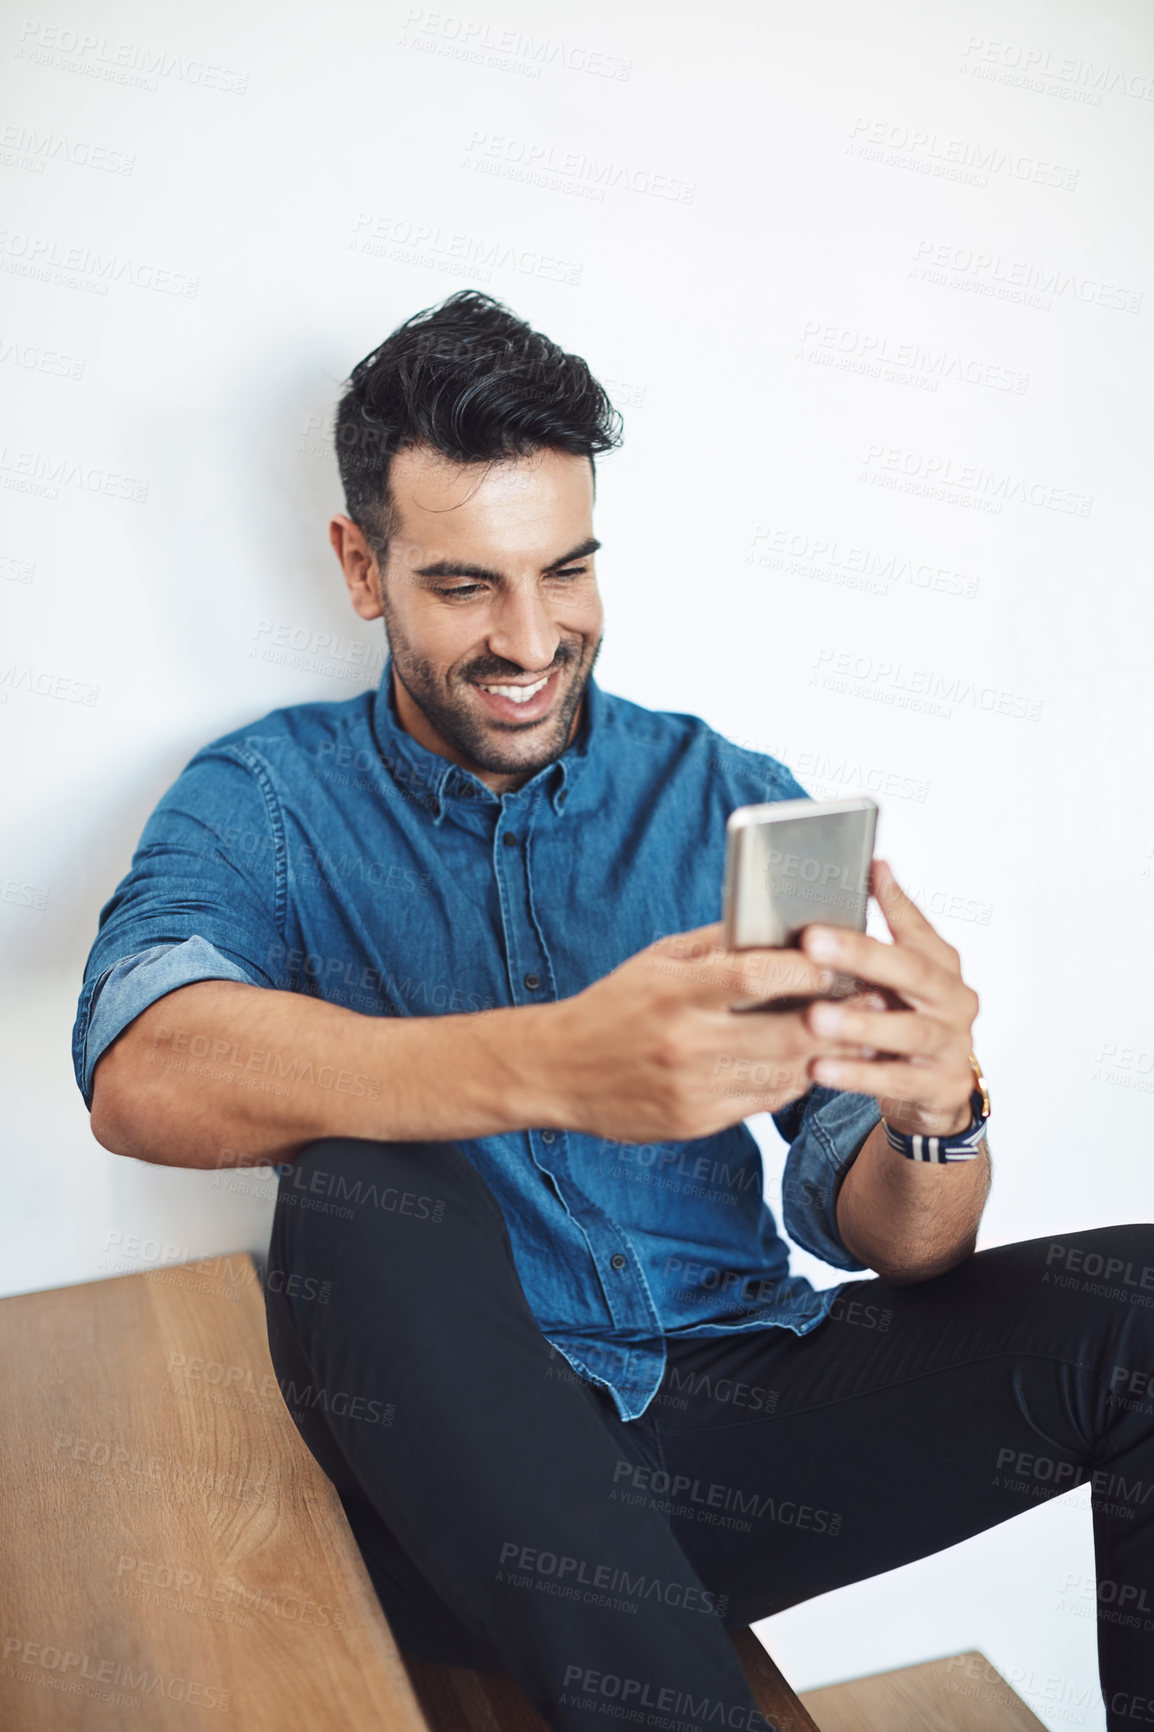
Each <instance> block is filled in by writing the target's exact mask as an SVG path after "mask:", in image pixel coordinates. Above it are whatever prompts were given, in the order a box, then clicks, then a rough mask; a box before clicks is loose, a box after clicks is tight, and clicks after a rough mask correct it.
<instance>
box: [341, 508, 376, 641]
mask: <svg viewBox="0 0 1154 1732" xmlns="http://www.w3.org/2000/svg"><path fill="white" fill-rule="evenodd" d="M329 541H330V542H331V543H332V549H333V552H334V553H335V554H336V556H337V559H338V560H339V561H340V567H341V570H342V572H343V573H344V577H345V583H346V585H347V586H348V592H349V600H350V601H351V602H352V604H353V607H354V608H355V610H356V612H357V613H359V614H360V616H361V618H362V619H380V618H381V615H382V614H383V613H384V611H385V610H384V607H383V605H382V602H381V572H380V568H379V566H378V565H377V556H376V554H375V553H374V552H373V550H372V548H371V547H370V546H369V544H368V542H367V541H366V540H365V537H364V534H363V532H362V531H361V530H360V529H358V528H357V525H356V524H355V523H354V522H353V520H352V518H351V517H344V516H341V515H339V514H338V515H337V516H336V517H334V518H333V519H332V521H331V522H330V523H329Z"/></svg>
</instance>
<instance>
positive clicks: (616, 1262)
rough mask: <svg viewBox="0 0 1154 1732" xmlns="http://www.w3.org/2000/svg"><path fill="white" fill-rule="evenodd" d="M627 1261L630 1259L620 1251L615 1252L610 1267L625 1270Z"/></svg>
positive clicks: (610, 1260)
mask: <svg viewBox="0 0 1154 1732" xmlns="http://www.w3.org/2000/svg"><path fill="white" fill-rule="evenodd" d="M627 1261H628V1259H627V1258H625V1257H623V1256H622V1255H621V1252H620V1251H614V1253H613V1255H612V1257H610V1259H609V1267H610V1268H611V1269H624V1267H625V1264H626V1262H627Z"/></svg>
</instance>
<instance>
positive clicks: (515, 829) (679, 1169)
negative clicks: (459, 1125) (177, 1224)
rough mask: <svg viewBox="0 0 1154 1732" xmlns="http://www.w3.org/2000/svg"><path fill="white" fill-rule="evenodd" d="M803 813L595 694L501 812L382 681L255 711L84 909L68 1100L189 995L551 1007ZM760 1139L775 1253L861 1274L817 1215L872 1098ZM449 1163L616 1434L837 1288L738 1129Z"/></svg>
mask: <svg viewBox="0 0 1154 1732" xmlns="http://www.w3.org/2000/svg"><path fill="white" fill-rule="evenodd" d="M804 794H805V790H804V789H803V788H801V787H800V786H799V784H798V783H797V782H796V781H795V780H794V778H793V777H792V776H791V775H790V773H789V771H788V770H787V769H786V768H785V767H784V766H783V765H782V764H780V763H778V762H777V761H776V759H774V758H770V757H766V756H763V755H761V754H759V753H756V752H750V751H745V750H743V749H741V748H739V747H736V746H734V745H732V744H730V743H729V742H728V741H726V740H725V739H724V738H723V737H722V736H720V735H719V734H717V733H715V732H714V731H713V730H712V729H711V728H709V727H708V726H707V725H706V724H705V723H704V722H703V721H701V720H699V719H698V718H697V717H696V716H691V715H680V714H674V713H666V712H659V711H652V710H646V709H643V708H641V707H640V706H639V705H637V704H633V703H629V702H627V701H626V700H625V699H623V698H619V697H614V696H612V695H610V694H609V693H608V692H606V691H604V690H602V689H601V688H600V687H599V686H598V685H597V683H596V681H590V683H589V686H588V688H587V693H586V701H585V709H584V714H583V718H582V723H581V727H580V731H579V734H578V737H577V738H576V739H575V740H574V741H573V743H572V744H571V745H570V746H569V748H568V749H567V750H566V751H565V752H564V753H563V754H562V755H561V757H560V758H558V759H557V760H556V761H555V762H554V763H552V764H549V765H547V766H546V768H545V769H543V770H540V771H538V772H537V774H536V775H534V776H533V777H532V778H531V779H530V780H529V781H527V782H526V783H524V785H523V786H522V787H520V788H518V789H516V790H515V791H513V792H511V793H506V794H500V795H499V794H496V793H494V792H493V791H492V790H491V789H490V788H488V787H487V786H486V785H485V784H484V783H483V782H481V781H480V780H479V779H478V778H477V777H475V776H473V775H471V774H469V772H467V771H465V770H462V769H460V768H458V767H457V766H456V765H454V764H452V763H450V762H449V761H448V760H447V759H446V758H442V757H440V756H438V755H437V754H435V753H433V752H430V751H428V750H426V748H425V747H423V746H421V745H419V744H418V743H417V741H416V740H414V739H413V738H412V736H411V735H409V734H408V733H406V732H405V731H404V729H403V728H402V727H401V725H400V723H399V721H398V719H397V715H396V710H395V705H394V699H393V693H392V670H391V664H386V666H385V669H384V673H383V676H382V679H381V683H380V686H379V687H378V688H377V689H376V690H375V691H368V692H364V693H361V694H360V695H358V696H356V697H353V698H349V699H347V700H346V701H343V702H332V703H308V704H294V705H290V706H288V707H286V708H284V709H280V710H274V711H273V712H272V714H270V715H268V716H266V717H264V718H263V720H261V721H258V722H253V723H251V724H249V725H248V726H245V727H241V728H237V729H235V730H234V731H233V732H232V733H229V734H225V735H223V736H222V737H221V738H220V739H218V740H215V741H214V742H213V743H212V744H211V745H208V746H206V747H205V748H204V749H203V750H202V751H199V752H197V754H196V755H195V757H194V758H192V760H191V761H190V763H189V764H188V765H187V766H186V767H185V769H184V770H183V771H182V772H181V774H180V775H179V776H178V777H177V779H176V781H175V782H174V783H173V785H172V787H171V788H170V789H169V790H168V792H167V793H166V794H165V795H164V797H163V799H162V800H161V801H160V803H159V805H158V806H157V807H156V810H155V811H154V812H153V814H152V816H151V817H150V818H149V820H148V823H147V824H146V826H145V829H144V834H143V836H142V837H141V840H140V845H139V847H138V849H137V851H136V853H135V855H134V856H133V860H132V865H131V868H130V870H129V872H128V874H127V875H126V877H125V878H123V879H122V881H121V883H120V884H119V885H118V887H117V889H116V891H115V892H114V894H113V895H112V897H111V899H110V900H109V901H108V902H107V903H106V904H105V906H104V908H103V909H102V910H101V914H100V923H99V930H98V933H97V937H96V939H95V942H94V943H93V946H92V950H91V952H90V954H89V957H88V963H87V967H86V969H85V975H84V985H83V990H82V991H81V994H80V1003H79V1008H78V1012H77V1017H76V1024H75V1029H74V1031H73V1057H74V1062H75V1068H76V1076H77V1080H78V1082H79V1085H80V1088H81V1091H82V1093H83V1095H84V1098H85V1101H86V1102H87V1104H88V1105H89V1106H91V1104H92V1072H93V1068H94V1066H95V1064H96V1061H97V1060H98V1058H99V1057H100V1055H101V1053H102V1052H103V1051H104V1049H105V1048H106V1047H107V1046H108V1044H109V1043H110V1042H111V1041H112V1040H114V1039H115V1038H116V1036H117V1035H118V1034H119V1033H120V1032H121V1030H122V1029H124V1028H125V1027H126V1026H127V1024H128V1023H129V1022H131V1021H132V1019H133V1018H134V1017H136V1016H138V1015H139V1014H140V1013H141V1011H143V1010H144V1009H145V1008H146V1007H147V1006H148V1005H150V1004H152V1003H153V1002H154V1001H155V1000H156V999H158V998H160V997H162V996H163V995H164V994H165V993H168V992H172V991H173V990H174V989H175V988H177V987H180V986H185V985H187V984H188V983H189V982H191V981H194V980H208V979H225V980H238V981H247V982H250V983H252V984H254V985H257V986H264V987H271V988H276V989H278V990H281V991H289V992H301V993H309V994H313V995H314V996H319V997H321V998H324V999H326V1000H328V1001H329V1002H331V1003H334V1004H340V1005H344V1006H345V1007H346V1008H348V1009H350V1010H354V1011H360V1012H363V1013H365V1014H366V1015H369V1016H438V1015H445V1014H449V1013H453V1012H468V1011H476V1010H481V1009H485V1008H489V1007H493V1006H497V1005H524V1004H539V1003H542V1002H544V1001H546V1000H550V999H558V998H565V997H568V996H570V995H571V994H573V993H576V992H579V991H581V990H582V988H584V987H586V986H588V985H590V984H591V983H592V982H593V981H595V980H598V979H600V978H601V977H602V976H603V975H605V974H607V973H609V971H610V970H611V969H613V968H616V967H617V965H618V964H619V963H621V962H623V961H624V960H625V958H626V957H628V956H631V955H633V954H634V953H635V952H636V951H638V950H640V949H642V948H643V947H644V946H645V945H647V944H649V943H651V942H652V941H653V940H654V939H656V938H658V937H661V936H663V935H665V934H667V933H671V932H682V931H686V930H688V929H689V928H692V927H696V926H701V925H704V924H705V923H706V922H708V921H713V920H717V919H718V918H719V917H720V913H721V892H722V880H723V868H724V858H725V820H726V818H727V817H728V815H729V813H730V812H731V811H733V809H734V808H735V807H736V806H741V805H746V804H750V803H753V802H757V801H762V800H779V799H796V798H799V797H803V796H804ZM720 1080H721V1082H722V1083H723V1084H724V1078H721V1079H720ZM773 1116H774V1122H775V1124H776V1126H777V1128H778V1130H779V1131H780V1132H781V1134H782V1136H783V1137H784V1138H785V1139H786V1140H787V1141H788V1143H789V1144H790V1148H789V1154H788V1157H787V1161H786V1166H785V1174H784V1179H783V1186H782V1218H783V1224H784V1227H785V1230H786V1232H787V1233H788V1234H789V1235H790V1237H791V1238H792V1239H794V1240H795V1241H796V1242H797V1243H798V1244H799V1245H803V1246H804V1247H805V1248H806V1249H807V1250H808V1251H811V1252H813V1253H814V1254H815V1255H816V1256H818V1257H820V1258H822V1259H824V1260H825V1261H826V1262H827V1263H830V1264H833V1265H834V1266H835V1267H837V1268H839V1269H848V1270H854V1271H860V1270H863V1269H864V1268H865V1267H866V1265H865V1264H863V1263H860V1262H858V1261H857V1260H856V1259H855V1258H854V1257H852V1256H851V1255H850V1254H849V1252H848V1251H847V1249H846V1247H845V1245H844V1244H843V1243H842V1241H841V1238H840V1237H839V1234H838V1229H837V1222H836V1216H835V1199H836V1193H837V1187H838V1184H839V1182H840V1180H841V1178H842V1176H843V1175H844V1172H845V1170H846V1168H847V1167H848V1165H849V1163H850V1162H851V1161H852V1159H853V1157H854V1155H855V1154H856V1153H857V1151H858V1149H859V1148H860V1146H861V1144H862V1142H863V1141H864V1139H865V1137H866V1136H867V1135H868V1133H869V1131H870V1130H871V1129H872V1128H873V1126H874V1125H875V1124H876V1123H877V1121H878V1117H879V1112H878V1105H877V1102H876V1101H875V1100H874V1099H873V1097H872V1096H867V1095H855V1094H848V1093H843V1092H841V1091H838V1090H835V1089H827V1088H821V1087H819V1086H816V1085H815V1086H813V1087H812V1088H811V1089H810V1090H809V1092H808V1094H806V1095H805V1096H803V1097H802V1099H800V1100H798V1101H796V1102H793V1103H791V1104H790V1105H789V1106H787V1107H785V1108H784V1109H783V1110H782V1111H780V1112H778V1113H775V1114H774V1115H773ZM385 1134H387V1127H385V1126H382V1135H385ZM459 1147H460V1148H461V1149H462V1151H463V1152H464V1153H465V1155H466V1156H467V1157H468V1159H469V1160H471V1161H472V1162H473V1163H474V1165H475V1166H476V1167H477V1169H478V1170H479V1172H480V1173H481V1174H482V1175H483V1177H484V1178H485V1179H486V1181H487V1182H488V1184H489V1186H490V1187H491V1189H492V1190H493V1192H494V1193H495V1195H496V1197H497V1200H498V1201H499V1203H500V1205H501V1208H502V1211H503V1213H504V1216H505V1220H506V1222H507V1224H508V1228H509V1234H510V1238H511V1242H512V1245H513V1252H514V1257H515V1260H516V1264H517V1270H518V1274H519V1276H520V1279H521V1282H522V1285H523V1287H524V1289H525V1293H526V1296H527V1298H528V1301H529V1304H530V1306H531V1307H532V1310H533V1313H534V1315H535V1317H536V1318H537V1321H538V1323H539V1324H540V1327H541V1330H542V1332H543V1333H544V1335H545V1336H546V1337H547V1338H548V1340H549V1341H550V1342H551V1343H552V1344H553V1346H554V1347H555V1348H556V1349H557V1350H558V1351H559V1352H560V1353H562V1354H563V1355H564V1356H565V1358H566V1359H567V1360H568V1361H569V1362H570V1364H571V1365H572V1366H573V1367H574V1369H575V1370H576V1371H577V1372H579V1373H580V1374H581V1375H582V1376H585V1377H588V1378H590V1379H592V1380H593V1381H594V1382H596V1383H600V1384H602V1385H604V1386H605V1387H606V1388H608V1389H609V1390H610V1391H611V1393H612V1396H613V1398H614V1400H615V1402H616V1405H617V1408H618V1411H619V1412H620V1414H621V1416H622V1418H624V1419H632V1418H635V1417H636V1416H637V1415H638V1414H640V1413H642V1412H644V1410H645V1408H646V1407H647V1405H648V1404H649V1402H650V1401H651V1400H652V1398H653V1395H654V1393H655V1392H656V1390H657V1388H658V1387H659V1385H660V1382H661V1377H662V1373H663V1371H664V1366H665V1349H664V1338H665V1337H666V1336H671V1335H694V1336H699V1335H710V1336H718V1335H725V1334H728V1333H729V1332H731V1331H733V1330H748V1329H761V1328H765V1327H767V1326H776V1327H782V1328H787V1329H792V1330H794V1331H795V1332H796V1333H797V1334H799V1335H803V1334H806V1333H807V1332H808V1331H809V1330H810V1329H812V1328H814V1327H815V1326H816V1324H817V1323H819V1322H820V1321H821V1320H822V1318H823V1317H825V1315H826V1313H827V1312H828V1310H829V1307H830V1305H831V1303H832V1302H833V1299H834V1296H835V1294H836V1292H837V1288H836V1287H831V1288H826V1289H824V1290H822V1291H820V1292H819V1291H815V1289H814V1288H813V1286H812V1285H811V1284H810V1282H809V1281H807V1280H806V1279H805V1278H804V1277H802V1276H796V1275H795V1276H791V1275H790V1273H789V1253H788V1248H787V1246H786V1244H785V1243H784V1241H783V1240H782V1238H781V1237H780V1236H779V1234H778V1231H777V1227H776V1224H775V1221H774V1217H773V1214H772V1213H771V1211H770V1209H769V1207H768V1206H767V1204H766V1203H765V1201H764V1198H763V1176H762V1165H761V1155H760V1151H759V1148H758V1145H757V1143H756V1141H755V1139H754V1137H753V1135H752V1133H751V1132H750V1131H749V1129H748V1128H747V1126H746V1125H744V1124H736V1125H734V1126H733V1127H732V1128H731V1129H729V1130H725V1131H721V1132H719V1133H718V1134H717V1135H715V1136H709V1137H701V1138H698V1139H696V1140H694V1141H690V1142H676V1143H664V1144H656V1145H650V1144H645V1145H640V1144H621V1143H616V1142H613V1141H610V1140H605V1139H600V1138H597V1137H592V1136H585V1135H579V1134H577V1133H575V1132H572V1131H551V1130H534V1129H529V1130H524V1131H517V1132H511V1133H509V1134H508V1135H503V1136H491V1137H482V1138H478V1139H476V1140H473V1141H462V1142H460V1144H459ZM292 1171H293V1169H292V1166H291V1163H290V1164H289V1165H287V1166H286V1167H285V1169H284V1170H283V1171H282V1174H281V1183H282V1185H283V1184H290V1183H292Z"/></svg>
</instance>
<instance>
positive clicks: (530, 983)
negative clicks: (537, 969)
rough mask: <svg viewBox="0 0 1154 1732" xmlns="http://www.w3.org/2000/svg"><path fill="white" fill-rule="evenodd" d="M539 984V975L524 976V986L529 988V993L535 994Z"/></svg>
mask: <svg viewBox="0 0 1154 1732" xmlns="http://www.w3.org/2000/svg"><path fill="white" fill-rule="evenodd" d="M540 984H541V976H540V975H539V974H527V975H526V976H525V985H526V986H527V987H528V988H529V991H530V992H536V990H537V988H538V987H539V986H540Z"/></svg>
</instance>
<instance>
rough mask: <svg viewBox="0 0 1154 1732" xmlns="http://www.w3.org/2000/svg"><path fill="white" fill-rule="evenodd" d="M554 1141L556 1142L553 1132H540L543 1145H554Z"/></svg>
mask: <svg viewBox="0 0 1154 1732" xmlns="http://www.w3.org/2000/svg"><path fill="white" fill-rule="evenodd" d="M556 1140H557V1138H556V1135H555V1134H554V1132H553V1131H542V1132H541V1141H542V1142H543V1143H554V1142H556Z"/></svg>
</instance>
